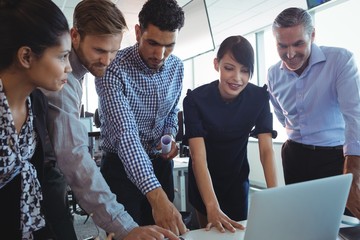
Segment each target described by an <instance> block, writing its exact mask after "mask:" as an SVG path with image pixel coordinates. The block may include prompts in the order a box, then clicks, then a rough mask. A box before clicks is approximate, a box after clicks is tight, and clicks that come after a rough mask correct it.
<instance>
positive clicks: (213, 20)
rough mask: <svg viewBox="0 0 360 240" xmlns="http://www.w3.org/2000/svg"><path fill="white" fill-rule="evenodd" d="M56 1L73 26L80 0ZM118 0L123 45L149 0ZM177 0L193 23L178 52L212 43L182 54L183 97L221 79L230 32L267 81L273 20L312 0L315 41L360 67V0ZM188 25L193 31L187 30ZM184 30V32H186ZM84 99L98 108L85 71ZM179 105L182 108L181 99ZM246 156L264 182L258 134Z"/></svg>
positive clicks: (258, 78)
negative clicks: (217, 60) (250, 51)
mask: <svg viewBox="0 0 360 240" xmlns="http://www.w3.org/2000/svg"><path fill="white" fill-rule="evenodd" d="M53 1H54V2H55V3H56V4H57V5H58V6H59V7H60V8H61V9H62V10H63V11H64V13H65V15H66V16H67V18H68V20H69V24H70V26H71V25H72V13H73V9H74V7H75V6H76V4H77V3H78V2H79V0H53ZM114 2H116V4H117V5H118V6H119V8H120V10H121V11H122V12H123V13H124V15H125V18H126V20H127V23H128V27H129V30H128V31H127V32H126V33H125V36H124V40H123V43H122V48H124V47H126V46H129V45H132V44H133V43H134V41H135V40H134V36H135V33H134V30H133V29H134V25H135V24H136V23H137V14H138V12H139V10H140V9H141V7H142V5H143V3H144V2H145V0H117V1H114ZM178 2H179V4H180V5H181V6H184V10H185V14H186V17H187V18H186V19H191V20H190V22H188V21H189V20H188V21H187V20H185V27H184V29H182V30H181V31H180V33H179V41H178V44H177V46H176V48H179V49H180V50H179V49H178V51H179V52H181V53H184V51H186V49H187V47H188V48H190V47H191V45H192V44H193V43H194V44H195V43H196V42H203V43H204V45H205V43H209V42H210V45H208V47H207V49H200V51H199V52H195V53H194V49H193V48H191V50H190V52H189V53H186V54H185V57H183V59H184V66H185V78H184V88H183V97H184V95H185V93H186V90H187V89H193V88H195V87H197V86H200V85H202V84H205V83H208V82H211V81H213V80H215V79H217V72H216V71H215V70H214V68H213V59H214V57H215V54H216V51H217V47H218V45H219V44H220V43H221V41H222V40H223V39H225V38H226V37H228V36H230V35H243V36H245V37H246V38H247V39H248V40H249V41H250V42H251V43H252V46H253V47H254V49H255V52H256V66H255V67H256V71H255V74H254V76H253V78H252V80H251V82H252V83H255V84H257V85H261V86H262V85H263V84H265V82H266V74H267V69H268V68H269V66H270V65H272V64H274V63H276V62H277V61H279V57H278V55H277V52H276V46H275V41H274V38H273V36H272V32H271V24H272V21H273V20H274V18H275V17H276V15H277V14H279V13H280V12H281V11H282V10H283V9H285V8H287V7H293V6H296V7H302V8H304V9H308V4H314V3H316V4H317V3H319V4H320V5H319V6H316V7H314V8H312V9H310V10H309V11H310V13H311V14H312V15H313V16H314V20H315V29H316V30H315V31H316V36H315V42H316V43H317V44H318V45H332V46H338V47H345V48H348V49H349V50H351V51H352V52H354V53H355V56H356V57H357V59H358V65H359V67H360V47H359V43H358V42H359V36H360V28H359V27H358V24H357V23H358V22H360V14H359V13H358V12H359V10H360V1H358V0H330V1H313V0H308V1H307V0H252V1H248V0H192V1H191V0H179V1H178ZM309 6H310V5H309ZM311 6H313V5H311ZM204 13H205V14H204ZM194 15H195V16H196V15H198V16H201V17H200V18H201V19H196V18H195V19H194ZM193 19H194V20H193ZM200 20H201V21H200ZM186 27H188V28H190V30H188V29H185V28H186ZM191 29H192V30H193V32H191ZM203 30H205V31H203ZM189 31H190V32H189ZM182 34H183V35H186V36H182ZM209 36H210V40H209ZM198 48H199V47H197V49H196V50H198ZM175 53H176V51H175ZM189 56H190V57H189ZM83 103H84V106H85V111H88V112H92V113H93V112H95V109H96V108H97V94H96V91H95V87H94V79H93V77H92V76H91V75H87V78H86V80H85V83H84V96H83ZM179 107H180V108H182V99H181V101H180V104H179ZM274 128H275V129H276V130H277V131H278V133H279V134H278V137H277V138H276V139H275V140H274V151H275V155H276V161H277V167H278V173H279V175H280V176H279V180H280V185H282V184H284V182H283V178H282V165H281V156H280V149H281V144H282V143H283V141H285V140H286V134H285V132H284V129H283V128H282V126H281V125H280V124H279V123H278V122H277V120H276V117H275V116H274ZM248 155H249V161H250V166H251V173H250V181H251V183H252V185H254V186H258V187H265V180H264V176H263V172H262V167H261V165H260V161H259V155H258V146H257V143H256V140H255V139H250V143H249V145H248Z"/></svg>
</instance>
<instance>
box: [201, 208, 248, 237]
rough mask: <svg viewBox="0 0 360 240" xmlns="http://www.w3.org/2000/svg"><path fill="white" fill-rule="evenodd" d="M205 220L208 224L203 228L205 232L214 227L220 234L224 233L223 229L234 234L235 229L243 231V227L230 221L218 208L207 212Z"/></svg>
mask: <svg viewBox="0 0 360 240" xmlns="http://www.w3.org/2000/svg"><path fill="white" fill-rule="evenodd" d="M207 220H208V224H207V225H206V228H205V229H206V230H207V231H209V230H210V228H212V227H216V228H217V229H218V230H219V231H220V232H225V229H227V230H229V231H230V232H235V231H236V228H237V229H240V230H244V229H245V227H244V226H243V225H241V224H240V223H238V222H236V221H234V220H231V219H230V218H229V217H228V216H227V215H226V214H225V213H223V212H222V211H221V210H220V209H219V208H216V209H212V210H210V211H207Z"/></svg>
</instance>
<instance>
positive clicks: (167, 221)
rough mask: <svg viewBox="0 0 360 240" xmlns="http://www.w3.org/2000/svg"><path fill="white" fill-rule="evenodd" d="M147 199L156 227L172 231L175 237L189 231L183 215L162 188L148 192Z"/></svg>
mask: <svg viewBox="0 0 360 240" xmlns="http://www.w3.org/2000/svg"><path fill="white" fill-rule="evenodd" d="M146 197H147V199H148V200H149V203H150V205H151V208H152V212H153V217H154V220H155V223H156V225H158V226H160V227H163V228H165V229H168V230H170V231H171V232H173V233H174V234H175V235H181V234H184V233H185V232H187V231H188V229H187V228H186V226H185V224H184V223H183V221H182V217H181V214H180V213H179V211H178V210H177V209H176V207H175V206H174V204H173V203H172V202H170V201H169V199H168V198H167V196H166V194H165V192H164V191H163V189H162V188H156V189H154V190H152V191H150V192H148V193H147V194H146Z"/></svg>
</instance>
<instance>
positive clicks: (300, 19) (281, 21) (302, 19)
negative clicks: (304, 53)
mask: <svg viewBox="0 0 360 240" xmlns="http://www.w3.org/2000/svg"><path fill="white" fill-rule="evenodd" d="M298 25H303V26H304V27H305V30H306V32H307V33H308V34H311V33H312V32H313V30H314V24H313V21H312V17H311V15H310V14H309V13H308V12H307V11H306V10H304V9H302V8H295V7H292V8H287V9H285V10H283V11H282V12H281V13H280V14H279V15H278V16H277V17H276V18H275V20H274V22H273V25H272V29H273V31H275V30H276V28H287V27H294V26H298Z"/></svg>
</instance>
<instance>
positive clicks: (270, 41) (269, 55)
mask: <svg viewBox="0 0 360 240" xmlns="http://www.w3.org/2000/svg"><path fill="white" fill-rule="evenodd" d="M263 42H264V49H265V51H264V52H263V57H264V60H265V61H264V62H265V69H264V71H265V72H266V73H265V75H266V76H267V71H268V69H269V67H270V66H271V65H274V64H275V63H277V62H278V61H280V57H279V55H278V53H277V50H276V42H275V38H274V36H273V33H272V29H271V27H268V28H266V29H265V30H264V41H263ZM270 108H271V111H272V112H273V107H272V105H271V104H270ZM273 128H274V129H275V130H276V131H277V132H278V136H277V137H276V139H274V140H273V141H274V142H284V141H286V139H287V135H286V132H285V128H284V127H283V126H282V125H281V123H280V122H279V121H278V119H277V118H276V116H275V114H273Z"/></svg>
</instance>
